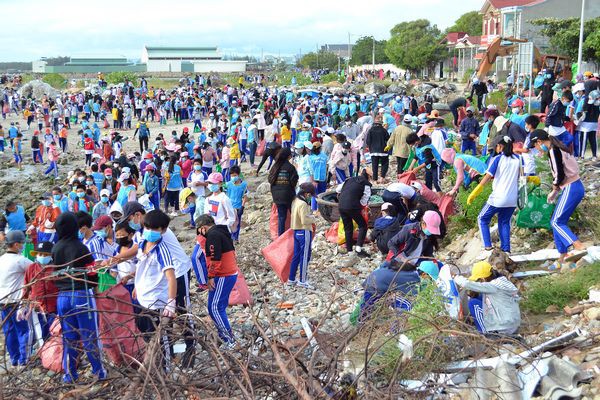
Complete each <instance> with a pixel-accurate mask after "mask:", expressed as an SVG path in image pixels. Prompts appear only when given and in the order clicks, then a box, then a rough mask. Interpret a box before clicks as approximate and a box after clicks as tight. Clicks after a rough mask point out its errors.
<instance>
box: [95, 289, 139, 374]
mask: <svg viewBox="0 0 600 400" xmlns="http://www.w3.org/2000/svg"><path fill="white" fill-rule="evenodd" d="M96 308H97V310H98V320H99V325H100V326H99V332H98V336H99V338H100V340H101V341H102V350H104V353H105V354H106V355H107V356H108V358H109V359H110V360H111V361H112V362H113V363H115V364H116V365H129V364H131V361H132V360H131V358H134V359H137V360H140V361H141V360H142V359H143V357H144V350H145V348H146V343H145V342H144V340H143V339H142V337H141V335H140V331H139V330H138V328H137V326H136V325H135V314H134V313H133V305H132V304H131V296H130V294H129V291H128V290H127V289H125V287H124V286H123V285H121V284H118V285H115V286H113V287H111V288H110V289H108V290H107V291H105V292H103V293H100V294H97V295H96Z"/></svg>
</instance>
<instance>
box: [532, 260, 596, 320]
mask: <svg viewBox="0 0 600 400" xmlns="http://www.w3.org/2000/svg"><path fill="white" fill-rule="evenodd" d="M598 283H600V263H596V264H592V265H586V266H583V267H580V268H578V269H576V270H574V271H572V272H567V273H564V274H555V275H551V276H544V277H541V278H536V279H533V280H530V281H529V282H528V284H527V289H526V290H525V292H524V294H523V301H522V302H521V308H522V309H523V310H524V311H531V312H533V313H535V314H541V313H544V312H545V311H546V308H548V306H551V305H554V306H556V307H558V308H563V307H564V306H566V305H568V304H569V303H573V302H576V301H580V300H584V299H586V298H587V297H588V291H589V289H590V287H592V286H594V285H596V284H598Z"/></svg>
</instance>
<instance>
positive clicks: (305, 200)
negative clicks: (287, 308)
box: [286, 182, 316, 289]
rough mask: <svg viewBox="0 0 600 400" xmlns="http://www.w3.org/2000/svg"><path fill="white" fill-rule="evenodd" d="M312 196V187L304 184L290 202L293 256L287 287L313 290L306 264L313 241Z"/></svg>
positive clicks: (310, 184) (308, 260) (308, 183)
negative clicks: (297, 276)
mask: <svg viewBox="0 0 600 400" xmlns="http://www.w3.org/2000/svg"><path fill="white" fill-rule="evenodd" d="M314 195H315V187H314V185H313V184H312V183H310V182H305V183H302V184H300V188H299V190H298V194H297V195H296V198H295V199H294V201H293V202H292V211H291V219H290V229H292V230H293V231H294V255H293V257H292V264H291V266H290V275H289V278H288V281H287V283H286V284H287V285H288V286H294V285H297V286H300V287H303V288H306V289H314V286H312V285H311V284H310V283H308V263H309V262H310V255H311V246H312V239H313V231H312V225H313V224H315V223H316V220H315V217H314V216H313V215H312V210H311V207H310V204H311V197H312V196H314ZM298 269H299V271H298ZM297 273H299V279H298V281H296V274H297Z"/></svg>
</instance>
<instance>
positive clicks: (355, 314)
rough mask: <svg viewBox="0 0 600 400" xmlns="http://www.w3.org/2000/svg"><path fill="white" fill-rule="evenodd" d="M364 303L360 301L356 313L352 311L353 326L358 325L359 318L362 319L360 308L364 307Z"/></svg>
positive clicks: (351, 321) (355, 309)
mask: <svg viewBox="0 0 600 400" xmlns="http://www.w3.org/2000/svg"><path fill="white" fill-rule="evenodd" d="M363 302H364V301H363V299H360V301H359V302H358V304H357V305H356V307H355V308H354V311H352V314H350V323H351V324H352V325H355V326H356V324H358V317H360V306H362V304H363Z"/></svg>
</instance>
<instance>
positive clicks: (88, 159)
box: [85, 154, 92, 166]
mask: <svg viewBox="0 0 600 400" xmlns="http://www.w3.org/2000/svg"><path fill="white" fill-rule="evenodd" d="M85 165H87V166H90V165H92V155H91V154H86V155H85Z"/></svg>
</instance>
